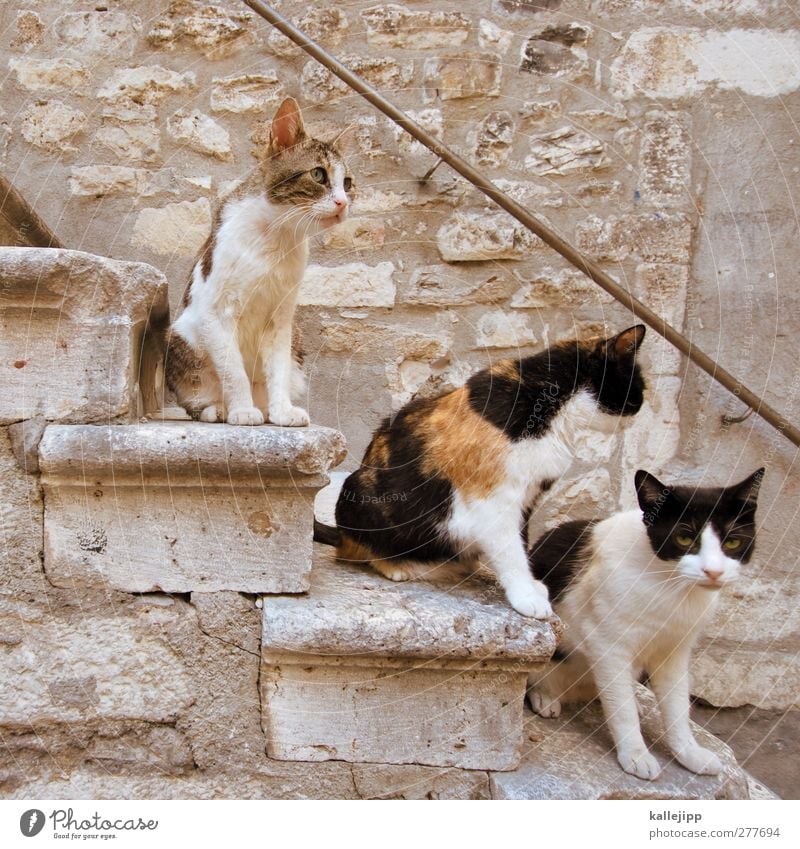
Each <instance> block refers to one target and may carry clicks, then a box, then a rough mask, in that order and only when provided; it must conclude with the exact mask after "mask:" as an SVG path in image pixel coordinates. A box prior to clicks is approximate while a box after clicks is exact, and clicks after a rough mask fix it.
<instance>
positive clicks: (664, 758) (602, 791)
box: [490, 687, 750, 800]
mask: <svg viewBox="0 0 800 849" xmlns="http://www.w3.org/2000/svg"><path fill="white" fill-rule="evenodd" d="M637 695H638V701H639V705H640V711H641V714H642V730H643V732H644V737H645V740H646V741H648V744H650V743H652V742H653V741H658V740H660V738H661V737H662V735H663V726H662V725H661V720H660V717H659V715H658V709H657V707H656V704H655V698H654V697H653V695H652V694H651V693H650V691H649V690H645V688H644V687H639V689H638V693H637ZM524 729H525V730H524V733H523V741H524V742H523V756H522V761H521V763H520V765H519V767H518V768H517V769H516V770H515V771H514V772H507V773H498V774H496V775H492V776H491V777H490V781H491V788H492V798H493V799H676V800H678V799H749V798H750V797H749V792H748V782H747V774H746V773H745V772H744V770H743V769H741V767H740V766H739V765H738V764H737V763H736V760H735V758H734V756H733V752H731V750H730V749H729V748H728V746H726V745H725V744H724V743H722V742H721V741H720V740H718V739H717V738H716V737H714V736H713V735H712V734H710V733H709V732H708V731H705V730H704V729H702V728H700V727H699V726H697V725H694V723H693V731H694V733H695V736H696V737H697V740H698V742H699V743H700V745H701V746H705V747H706V748H709V749H711V750H712V751H713V752H715V753H716V754H717V756H718V757H719V758H720V759H721V760H722V763H723V767H724V768H723V772H722V773H721V774H720V775H715V776H707V775H695V774H694V773H692V772H689V771H688V770H686V769H684V768H683V767H681V766H679V765H678V764H676V763H675V762H674V761H672V760H671V755H670V754H669V752H668V751H667V749H666V748H665V747H664V745H663V744H662V743H660V742H656V744H655V746H653V747H652V749H651V751H652V752H653V754H654V755H655V756H656V757H657V758H658V760H659V762H660V764H661V765H662V767H663V771H662V773H661V775H660V776H659V777H658V778H657V779H655V781H642V780H641V779H639V778H635V777H634V776H632V775H628V774H627V773H626V772H623V771H622V769H621V768H620V766H619V764H618V763H617V758H616V756H615V754H614V752H613V749H612V745H611V738H610V736H609V734H608V731H607V730H606V726H605V721H604V719H603V714H602V709H601V708H600V706H599V704H591V705H581V706H576V707H574V708H568V709H566V710H564V711H562V714H561V716H560V717H559V718H558V719H542V718H541V717H539V716H534V715H533V714H530V713H528V712H527V711H526V716H525V726H524Z"/></svg>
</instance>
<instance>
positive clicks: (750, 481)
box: [728, 466, 766, 508]
mask: <svg viewBox="0 0 800 849" xmlns="http://www.w3.org/2000/svg"><path fill="white" fill-rule="evenodd" d="M765 471H766V469H765V468H764V467H763V466H762V467H761V468H760V469H757V470H756V471H755V472H753V474H752V475H750V477H747V478H745V479H744V480H743V481H742V482H741V483H736V484H734V485H733V486H729V487H728V494H729V495H730V496H731V498H733V499H734V500H735V501H738V502H740V503H741V504H744V505H746V506H747V507H753V508H754V507H755V506H756V502H757V501H758V491H759V489H761V481H762V480H764V472H765Z"/></svg>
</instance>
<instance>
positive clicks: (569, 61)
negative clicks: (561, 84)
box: [519, 23, 591, 78]
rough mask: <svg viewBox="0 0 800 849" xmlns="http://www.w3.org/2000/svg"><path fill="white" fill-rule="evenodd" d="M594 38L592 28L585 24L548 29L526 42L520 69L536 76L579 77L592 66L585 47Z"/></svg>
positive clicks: (549, 27)
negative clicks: (590, 38)
mask: <svg viewBox="0 0 800 849" xmlns="http://www.w3.org/2000/svg"><path fill="white" fill-rule="evenodd" d="M590 36H591V30H590V29H589V27H587V26H583V25H581V24H575V23H572V24H562V25H553V26H548V27H545V28H544V29H541V30H539V31H538V32H535V33H533V35H531V36H530V38H528V40H527V41H526V42H525V44H524V46H523V48H522V61H521V63H520V66H519V68H520V70H521V71H528V72H529V73H535V74H544V75H550V76H555V77H569V78H574V77H577V76H579V75H580V74H582V73H584V72H585V71H586V70H587V68H588V66H589V61H588V58H587V56H586V51H585V50H584V49H583V47H584V45H585V44H586V42H587V41H588V40H589V37H590Z"/></svg>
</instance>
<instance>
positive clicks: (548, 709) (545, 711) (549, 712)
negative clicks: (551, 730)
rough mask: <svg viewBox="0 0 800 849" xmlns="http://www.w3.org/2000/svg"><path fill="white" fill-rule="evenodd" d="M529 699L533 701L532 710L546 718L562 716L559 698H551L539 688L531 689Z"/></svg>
mask: <svg viewBox="0 0 800 849" xmlns="http://www.w3.org/2000/svg"><path fill="white" fill-rule="evenodd" d="M528 701H529V702H530V703H531V710H532V711H533V712H534V713H538V714H539V716H543V717H544V718H545V719H555V718H556V717H557V716H561V702H560V701H559V700H558V699H557V698H551V697H550V696H547V695H545V694H544V693H541V692H539V691H538V690H529V691H528Z"/></svg>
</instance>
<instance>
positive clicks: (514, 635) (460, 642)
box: [261, 546, 556, 770]
mask: <svg viewBox="0 0 800 849" xmlns="http://www.w3.org/2000/svg"><path fill="white" fill-rule="evenodd" d="M315 548H316V551H315V555H314V571H313V575H312V580H311V587H310V589H309V593H308V595H307V596H303V597H294V598H293V597H288V596H273V597H269V598H264V600H263V617H264V630H263V639H262V661H261V692H262V711H263V722H264V730H265V733H266V736H267V753H268V754H269V756H270V757H273V758H277V759H286V760H304V761H323V760H344V761H351V762H363V763H386V764H407V763H417V764H428V765H432V766H450V767H462V768H466V769H491V770H510V769H514V767H515V766H516V765H517V763H518V762H519V758H520V754H521V751H520V745H521V742H522V706H523V697H524V693H525V683H526V679H527V674H528V670H529V669H530V668H531V667H532V666H534V665H536V664H537V663H542V662H544V661H546V660H547V659H548V658H549V657H550V656H551V655H552V653H553V651H554V649H555V645H556V632H555V630H554V627H553V625H552V624H551V623H549V622H544V621H539V620H534V619H526V618H524V617H522V616H520V615H519V614H518V613H516V612H515V611H514V610H512V609H511V608H510V607H509V606H508V604H507V603H506V601H505V599H504V598H503V596H502V593H501V592H500V591H499V590H498V589H497V588H495V587H494V586H493V585H490V584H488V583H484V582H482V581H479V580H477V579H470V578H464V577H463V574H462V573H461V572H460V571H459V570H458V569H457V567H453V566H450V567H447V566H445V567H442V568H440V569H439V570H438V573H437V574H436V575H431V580H426V581H409V582H406V583H392V582H391V581H389V580H387V579H386V578H384V577H382V576H381V575H378V574H377V573H375V572H373V571H372V570H371V569H367V568H360V567H356V566H349V565H346V564H343V563H339V562H337V561H335V559H334V558H333V555H332V550H331V549H327V548H325V547H323V546H315Z"/></svg>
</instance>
